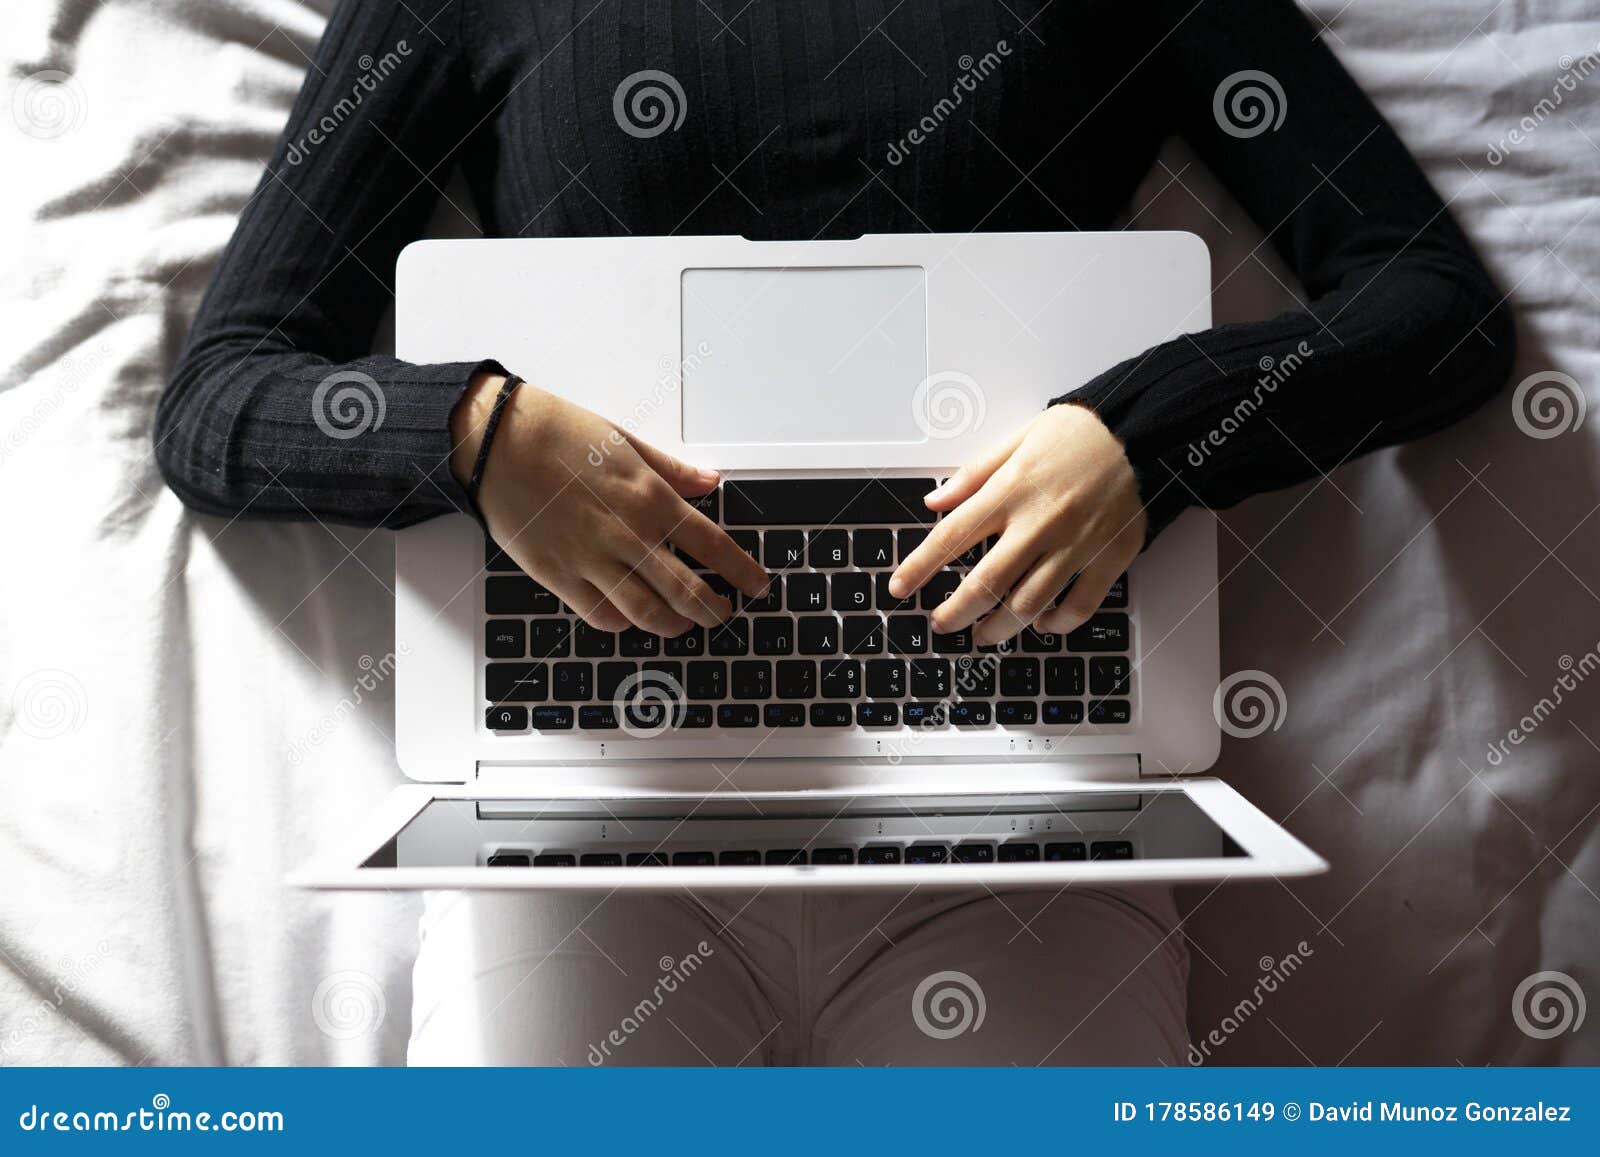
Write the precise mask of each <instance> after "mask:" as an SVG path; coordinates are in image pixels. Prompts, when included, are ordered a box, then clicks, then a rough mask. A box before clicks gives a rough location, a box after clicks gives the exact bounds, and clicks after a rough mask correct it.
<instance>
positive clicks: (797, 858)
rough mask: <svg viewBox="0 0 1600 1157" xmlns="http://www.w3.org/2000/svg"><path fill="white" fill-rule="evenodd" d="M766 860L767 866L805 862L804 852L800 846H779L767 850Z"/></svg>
mask: <svg viewBox="0 0 1600 1157" xmlns="http://www.w3.org/2000/svg"><path fill="white" fill-rule="evenodd" d="M766 860H767V864H768V866H769V867H770V866H773V865H778V866H787V865H789V864H803V863H805V862H806V854H805V852H804V851H802V850H801V849H800V848H781V849H778V850H775V851H770V852H768V853H767V856H766Z"/></svg>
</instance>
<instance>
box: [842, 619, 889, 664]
mask: <svg viewBox="0 0 1600 1157" xmlns="http://www.w3.org/2000/svg"><path fill="white" fill-rule="evenodd" d="M841 638H842V640H843V643H844V652H845V654H847V655H880V654H882V653H883V646H884V636H883V620H882V619H880V618H879V617H878V616H877V615H846V616H845V619H844V629H843V633H842V636H841Z"/></svg>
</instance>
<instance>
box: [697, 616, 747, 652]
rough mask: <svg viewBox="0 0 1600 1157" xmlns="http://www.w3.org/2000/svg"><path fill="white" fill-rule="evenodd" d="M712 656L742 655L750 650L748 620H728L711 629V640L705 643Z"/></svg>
mask: <svg viewBox="0 0 1600 1157" xmlns="http://www.w3.org/2000/svg"><path fill="white" fill-rule="evenodd" d="M706 647H707V649H708V650H709V651H710V653H711V654H713V655H743V654H744V653H745V652H747V651H748V650H750V620H749V619H739V618H734V619H729V620H728V621H727V622H725V623H719V624H718V625H717V626H715V627H713V628H711V638H710V639H709V640H708V641H707V643H706Z"/></svg>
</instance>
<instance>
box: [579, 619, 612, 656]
mask: <svg viewBox="0 0 1600 1157" xmlns="http://www.w3.org/2000/svg"><path fill="white" fill-rule="evenodd" d="M572 647H573V650H574V652H575V653H576V654H577V656H578V658H580V659H607V658H610V657H611V656H612V655H614V654H615V653H616V650H617V637H616V636H615V635H613V634H612V633H611V632H610V631H597V630H595V629H594V628H593V627H591V626H590V625H589V624H588V623H579V624H577V626H575V627H574V628H573V630H572Z"/></svg>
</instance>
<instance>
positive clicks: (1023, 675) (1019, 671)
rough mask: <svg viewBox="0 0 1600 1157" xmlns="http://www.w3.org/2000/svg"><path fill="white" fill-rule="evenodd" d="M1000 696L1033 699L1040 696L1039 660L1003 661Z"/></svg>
mask: <svg viewBox="0 0 1600 1157" xmlns="http://www.w3.org/2000/svg"><path fill="white" fill-rule="evenodd" d="M1000 694H1002V695H1012V696H1015V697H1017V698H1019V699H1032V698H1034V697H1035V696H1036V695H1038V694H1039V660H1037V659H1001V660H1000Z"/></svg>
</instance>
